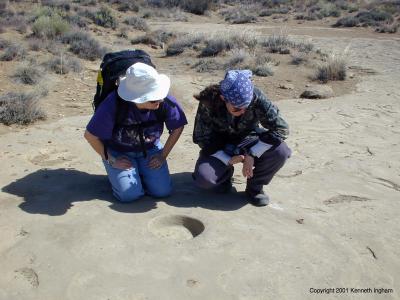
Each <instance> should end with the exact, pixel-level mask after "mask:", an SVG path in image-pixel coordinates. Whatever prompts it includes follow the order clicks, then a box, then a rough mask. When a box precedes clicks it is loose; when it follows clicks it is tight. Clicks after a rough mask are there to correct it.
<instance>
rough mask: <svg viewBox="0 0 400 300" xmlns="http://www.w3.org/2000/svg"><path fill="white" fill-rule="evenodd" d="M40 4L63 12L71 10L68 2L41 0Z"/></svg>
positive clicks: (63, 0) (62, 0)
mask: <svg viewBox="0 0 400 300" xmlns="http://www.w3.org/2000/svg"><path fill="white" fill-rule="evenodd" d="M41 4H42V5H43V6H49V7H52V8H58V9H62V10H65V11H69V10H70V9H71V4H70V1H65V0H41Z"/></svg>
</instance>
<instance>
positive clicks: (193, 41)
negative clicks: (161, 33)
mask: <svg viewBox="0 0 400 300" xmlns="http://www.w3.org/2000/svg"><path fill="white" fill-rule="evenodd" d="M203 39H204V37H203V36H202V35H198V34H197V35H196V34H185V35H182V36H179V37H178V38H177V39H176V40H175V41H173V42H172V43H170V44H169V45H168V46H167V49H166V54H167V56H172V55H178V54H181V53H182V52H183V51H184V50H185V49H186V48H195V47H197V45H198V44H199V43H201V42H202V41H203Z"/></svg>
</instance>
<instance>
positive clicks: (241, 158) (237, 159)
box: [228, 155, 244, 166]
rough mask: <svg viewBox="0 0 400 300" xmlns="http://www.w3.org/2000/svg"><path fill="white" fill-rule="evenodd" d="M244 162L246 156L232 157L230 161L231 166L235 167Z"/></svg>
mask: <svg viewBox="0 0 400 300" xmlns="http://www.w3.org/2000/svg"><path fill="white" fill-rule="evenodd" d="M243 161H244V156H243V155H235V156H232V157H231V159H230V160H229V162H228V163H229V164H230V165H231V166H233V165H234V164H238V163H241V162H243Z"/></svg>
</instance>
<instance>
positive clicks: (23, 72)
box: [11, 65, 43, 85]
mask: <svg viewBox="0 0 400 300" xmlns="http://www.w3.org/2000/svg"><path fill="white" fill-rule="evenodd" d="M11 77H12V78H13V79H14V80H15V81H17V82H20V83H23V84H29V85H36V84H38V83H39V82H40V80H42V78H43V70H41V69H40V68H38V66H35V65H24V66H21V67H18V68H17V69H16V70H15V72H14V74H13V75H12V76H11Z"/></svg>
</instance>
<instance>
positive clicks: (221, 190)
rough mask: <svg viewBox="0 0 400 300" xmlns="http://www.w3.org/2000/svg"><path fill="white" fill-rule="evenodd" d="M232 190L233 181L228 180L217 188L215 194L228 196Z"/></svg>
mask: <svg viewBox="0 0 400 300" xmlns="http://www.w3.org/2000/svg"><path fill="white" fill-rule="evenodd" d="M231 190H232V180H231V179H228V180H227V181H225V182H223V183H221V184H220V185H219V186H217V187H216V188H215V192H217V193H218V194H227V193H229V192H230V191H231Z"/></svg>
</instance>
